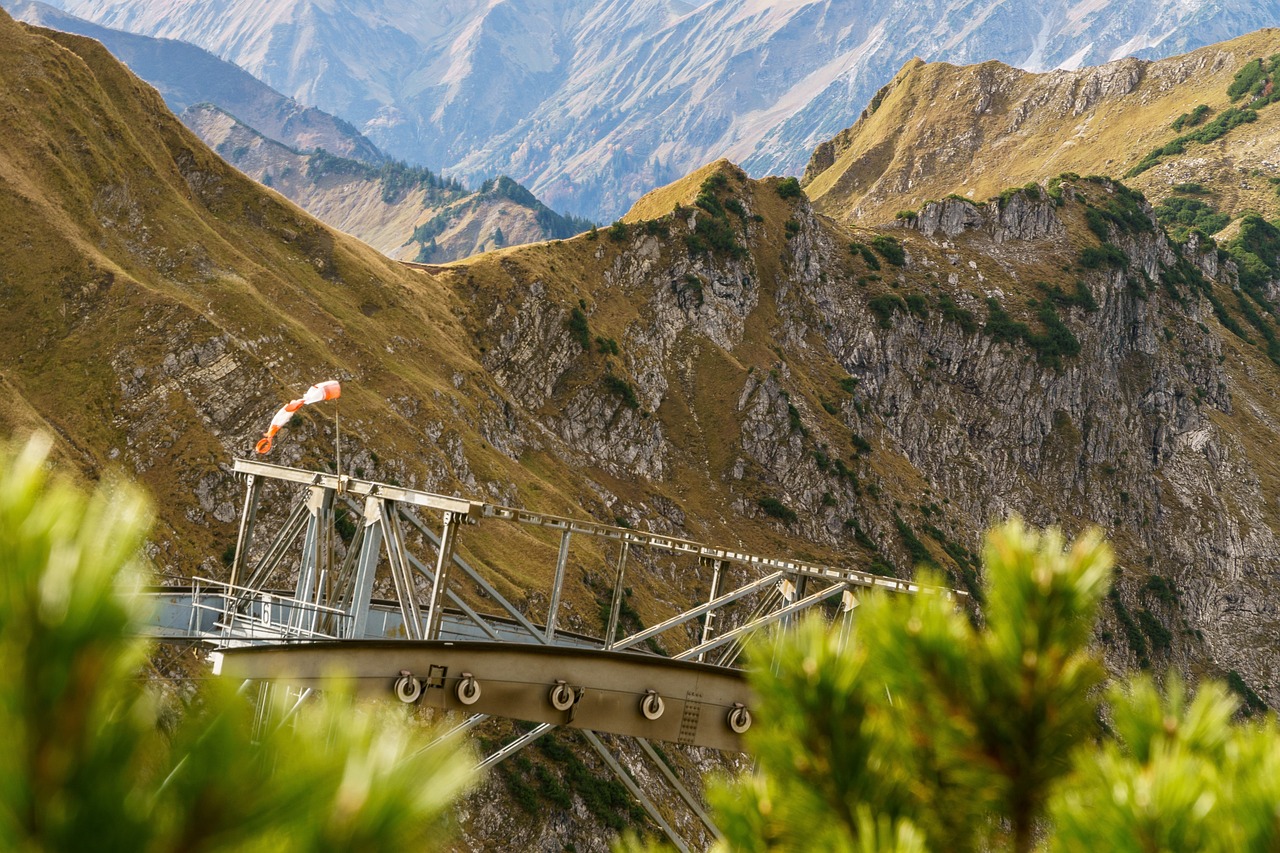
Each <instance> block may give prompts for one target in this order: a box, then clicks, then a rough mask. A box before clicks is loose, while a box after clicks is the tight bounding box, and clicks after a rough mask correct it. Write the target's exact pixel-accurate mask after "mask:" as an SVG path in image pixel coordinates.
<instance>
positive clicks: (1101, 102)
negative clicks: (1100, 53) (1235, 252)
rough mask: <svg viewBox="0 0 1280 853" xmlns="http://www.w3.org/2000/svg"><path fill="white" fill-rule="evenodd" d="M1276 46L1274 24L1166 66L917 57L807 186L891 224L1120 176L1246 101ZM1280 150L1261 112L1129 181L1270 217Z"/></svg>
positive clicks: (820, 153)
mask: <svg viewBox="0 0 1280 853" xmlns="http://www.w3.org/2000/svg"><path fill="white" fill-rule="evenodd" d="M1278 52H1280V30H1274V29H1270V30H1260V31H1258V32H1256V33H1252V34H1250V35H1247V36H1242V37H1240V38H1237V39H1233V40H1231V41H1228V42H1223V43H1221V44H1217V45H1212V46H1209V47H1205V48H1201V49H1199V50H1196V51H1193V52H1192V53H1188V54H1186V55H1184V56H1178V57H1173V58H1171V59H1164V60H1159V61H1155V62H1148V61H1142V60H1136V59H1125V60H1120V61H1118V62H1113V63H1110V64H1107V65H1103V66H1099V67H1096V68H1086V69H1082V70H1080V71H1072V72H1068V71H1053V72H1049V73H1045V74H1031V73H1028V72H1025V71H1019V70H1017V69H1014V68H1010V67H1008V66H1006V65H1003V64H1001V63H997V62H987V63H983V64H981V65H972V66H966V67H956V66H952V65H947V64H945V63H931V64H925V63H922V62H920V61H918V60H917V61H913V62H911V63H908V64H907V65H906V66H904V67H903V69H902V70H901V71H900V72H899V73H898V74H897V76H895V77H894V79H893V80H892V81H891V82H890V83H889V84H888V85H887V86H885V88H884V89H883V90H882V91H881V92H880V93H879V94H878V95H877V96H876V98H875V99H874V100H873V102H872V104H871V107H870V108H868V110H866V111H865V113H864V114H863V116H862V117H861V118H860V119H859V120H858V121H857V122H856V123H855V124H854V125H853V126H852V127H850V128H849V129H847V130H845V131H844V132H842V133H841V134H839V135H838V136H837V137H836V138H834V139H833V140H831V141H830V142H827V143H824V144H823V145H821V146H819V148H818V149H817V150H816V151H815V153H814V156H813V158H812V160H811V161H810V163H809V167H808V169H807V171H806V174H805V184H806V188H807V190H808V192H809V195H810V197H811V198H813V199H814V202H815V204H817V205H818V207H819V209H820V210H822V211H823V212H825V213H828V214H830V215H832V216H836V217H838V218H842V219H847V220H853V219H861V220H864V221H874V222H891V221H892V220H893V218H894V216H895V214H896V213H897V212H898V211H900V210H904V209H907V210H915V209H918V208H919V207H920V205H921V204H923V203H924V202H925V201H926V200H929V199H939V198H943V197H945V196H947V195H950V194H952V193H954V194H957V195H960V196H964V197H966V198H970V199H974V200H977V201H985V200H986V199H988V198H990V197H992V196H994V195H996V194H998V193H999V192H1001V191H1002V190H1004V189H1005V188H1007V187H1010V186H1020V185H1022V184H1024V183H1027V182H1028V181H1041V182H1044V181H1047V180H1049V179H1050V178H1052V177H1054V176H1055V175H1058V174H1060V173H1063V172H1076V173H1079V174H1102V175H1111V176H1115V177H1122V176H1125V175H1126V174H1128V173H1129V172H1130V171H1131V170H1132V169H1133V168H1134V167H1135V166H1137V165H1138V164H1139V163H1141V162H1142V161H1143V160H1144V158H1146V157H1147V156H1148V155H1149V154H1150V153H1151V152H1152V151H1154V150H1156V149H1159V148H1162V147H1164V146H1166V145H1167V144H1169V143H1171V142H1172V141H1174V140H1175V139H1177V138H1178V137H1180V136H1184V135H1187V134H1196V133H1201V132H1203V131H1204V130H1205V129H1206V128H1208V127H1210V126H1211V125H1212V124H1213V123H1214V121H1215V120H1217V119H1219V118H1220V117H1222V116H1223V114H1224V113H1226V112H1227V111H1229V110H1231V109H1233V108H1234V109H1241V108H1244V107H1245V106H1246V102H1247V100H1248V98H1243V99H1235V100H1233V99H1232V98H1231V97H1230V96H1229V95H1228V89H1229V88H1230V86H1231V85H1232V82H1233V80H1234V79H1235V78H1236V75H1237V74H1238V73H1239V72H1240V70H1241V69H1242V68H1243V67H1244V66H1246V65H1247V64H1248V63H1249V62H1251V61H1253V60H1255V59H1262V60H1268V59H1269V58H1270V57H1272V56H1273V55H1274V54H1276V53H1278ZM1202 104H1203V105H1205V107H1207V109H1203V110H1202V111H1201V112H1200V113H1199V115H1198V121H1197V122H1196V123H1189V122H1188V121H1187V120H1188V119H1191V117H1192V115H1193V114H1195V113H1196V110H1197V107H1200V105H1202ZM1181 117H1185V118H1184V121H1183V123H1182V124H1181V125H1180V129H1175V128H1174V126H1173V125H1174V123H1175V122H1178V120H1179V118H1181ZM1278 145H1280V111H1277V110H1276V109H1275V108H1274V107H1267V108H1262V109H1258V110H1257V118H1256V121H1253V122H1252V123H1247V124H1244V125H1241V126H1239V127H1236V128H1234V129H1233V130H1231V131H1230V132H1229V133H1228V134H1226V135H1225V136H1223V137H1221V138H1220V139H1217V140H1213V141H1210V142H1208V143H1198V142H1188V143H1187V144H1186V145H1185V146H1184V148H1185V150H1184V151H1183V152H1182V153H1179V154H1174V155H1171V156H1167V157H1163V158H1161V159H1160V160H1159V162H1158V164H1157V165H1155V166H1153V167H1151V168H1148V169H1146V170H1144V171H1142V172H1141V173H1140V174H1137V175H1134V176H1132V177H1130V178H1126V180H1127V181H1128V182H1129V183H1130V185H1131V186H1133V187H1135V188H1137V189H1140V190H1142V191H1143V192H1144V193H1145V194H1147V196H1148V197H1149V198H1150V199H1151V200H1152V201H1153V202H1157V203H1158V202H1160V201H1162V200H1163V199H1165V198H1166V197H1167V196H1169V195H1170V194H1171V191H1172V187H1174V186H1175V185H1178V184H1183V183H1191V182H1194V183H1199V184H1202V185H1203V186H1204V187H1206V188H1208V190H1209V191H1210V193H1211V199H1210V200H1211V201H1212V202H1213V204H1214V206H1216V207H1217V208H1219V209H1220V210H1222V211H1225V212H1227V213H1229V214H1231V215H1232V216H1233V217H1234V216H1238V215H1239V214H1240V212H1242V211H1244V210H1248V209H1252V210H1256V211H1258V212H1260V213H1262V214H1263V215H1265V216H1267V217H1268V218H1271V217H1274V216H1275V215H1276V213H1277V212H1280V198H1277V196H1276V192H1275V186H1274V185H1273V184H1272V182H1271V181H1270V179H1271V178H1280V164H1278V163H1277V161H1276V157H1275V151H1276V150H1277V146H1278Z"/></svg>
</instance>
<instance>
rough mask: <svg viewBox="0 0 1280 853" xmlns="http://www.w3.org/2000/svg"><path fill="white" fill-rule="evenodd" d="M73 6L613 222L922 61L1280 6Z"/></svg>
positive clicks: (447, 163)
mask: <svg viewBox="0 0 1280 853" xmlns="http://www.w3.org/2000/svg"><path fill="white" fill-rule="evenodd" d="M63 6H64V7H65V8H67V9H69V10H70V11H73V12H80V13H83V14H84V15H86V16H88V17H91V18H94V19H95V20H98V21H99V22H101V23H105V24H109V25H112V26H120V27H122V28H124V29H131V30H135V31H139V32H146V33H148V34H151V35H165V36H170V37H177V38H184V39H186V40H189V41H192V42H194V43H198V44H201V45H202V46H204V47H206V48H207V49H210V50H212V51H214V52H215V53H218V54H219V55H221V56H223V57H224V58H228V59H231V60H233V61H236V62H238V63H239V64H241V65H242V66H244V67H245V68H247V69H249V70H250V71H252V72H254V73H258V74H261V75H263V76H264V79H266V80H267V82H269V83H271V84H272V85H275V86H276V87H277V88H279V89H280V90H281V91H284V92H288V93H290V94H292V95H294V96H295V97H297V98H299V99H300V100H302V101H305V102H307V103H313V104H316V105H318V106H321V107H322V108H325V109H327V110H329V111H330V112H333V113H335V114H338V115H342V116H344V117H345V118H347V119H348V120H350V121H352V122H353V123H354V124H356V125H357V126H360V127H362V128H364V129H365V131H366V132H367V133H369V134H370V136H371V138H373V139H374V140H375V141H376V142H377V143H378V144H379V146H380V147H381V148H382V149H383V150H385V151H388V152H390V153H391V154H392V155H393V156H396V157H400V158H402V159H406V160H409V161H413V162H422V163H428V164H432V165H433V166H435V167H438V168H439V169H440V170H442V171H444V172H446V173H448V174H450V175H456V176H457V177H460V178H462V179H464V180H478V179H479V178H481V177H489V176H492V175H495V174H507V175H510V176H511V177H512V178H514V179H515V180H517V181H519V182H520V183H522V184H523V185H525V186H527V187H529V189H530V190H531V191H533V192H534V193H535V195H537V196H538V197H539V198H541V199H544V200H545V201H546V202H547V203H548V204H549V205H551V206H552V207H553V208H555V209H556V210H567V211H570V212H572V213H575V214H578V215H587V216H589V217H590V218H593V219H596V220H598V221H610V220H612V219H614V218H616V217H617V216H619V215H621V214H622V213H623V212H624V211H625V210H626V209H627V208H628V207H629V206H630V204H631V203H632V202H633V201H634V200H635V199H636V198H638V197H639V196H640V195H642V194H643V193H644V192H646V191H648V190H650V189H653V188H655V187H658V186H662V185H664V184H666V183H669V182H670V181H672V180H675V179H677V178H679V177H680V176H681V175H683V174H686V173H688V172H689V171H692V170H693V169H695V168H697V167H699V166H701V165H703V164H705V163H707V162H710V161H712V160H715V159H718V158H720V157H723V156H728V157H730V158H731V159H734V160H736V161H739V162H742V163H743V164H744V166H745V167H746V168H747V170H748V171H749V172H750V173H751V174H754V175H764V174H769V173H784V174H799V172H800V171H801V170H802V169H803V166H804V162H805V160H806V159H807V158H808V156H809V153H810V152H811V151H812V149H813V147H814V146H815V145H817V144H818V143H820V142H821V141H823V140H825V139H827V138H830V137H831V136H833V135H835V134H836V133H837V132H838V131H839V130H840V129H841V128H843V127H846V126H847V125H848V124H849V121H850V119H851V118H853V117H855V116H856V115H857V113H858V112H859V111H860V110H861V109H862V108H863V106H864V105H865V104H866V103H868V102H869V100H870V99H871V97H872V96H873V95H874V93H875V92H876V90H877V89H878V88H879V86H880V85H881V84H882V82H883V81H884V80H885V79H887V78H889V77H890V76H892V74H893V72H894V71H895V70H896V69H897V68H899V67H900V66H901V65H902V63H903V62H904V61H905V60H907V59H908V58H910V57H911V56H914V55H920V56H923V57H925V58H926V59H930V60H948V61H954V62H957V63H970V62H976V61H981V60H985V59H989V58H995V59H1001V60H1004V61H1006V62H1009V63H1012V64H1024V63H1034V64H1035V65H1036V66H1038V67H1039V68H1046V67H1054V66H1061V65H1066V66H1068V67H1077V68H1078V67H1081V66H1084V65H1092V64H1095V63H1097V62H1103V61H1107V60H1111V59H1116V58H1118V56H1121V55H1124V54H1127V53H1133V52H1137V53H1142V54H1144V55H1148V56H1149V55H1151V54H1153V53H1155V52H1159V53H1160V54H1162V55H1164V54H1169V53H1176V52H1180V51H1183V50H1186V49H1189V48H1192V47H1196V46H1199V45H1202V44H1206V43H1210V42H1214V41H1219V40H1221V39H1223V38H1225V37H1229V36H1235V35H1239V34H1242V33H1245V32H1248V31H1251V30H1254V29H1256V28H1258V27H1259V26H1264V25H1267V24H1273V23H1274V22H1275V21H1276V20H1278V19H1280V5H1277V3H1276V2H1275V0H1266V2H1263V3H1258V2H1249V3H1246V2H1240V0H1226V2H1214V3H1207V2H1192V3H1183V2H1175V0H1161V2H1157V3H1144V2H1138V0H1124V2H1118V3H1109V4H1103V5H1098V4H1092V3H1086V2H1057V3H1051V4H1048V5H1047V6H1046V5H1045V4H1035V3H1031V2H1030V0H1019V2H1015V3H983V2H968V3H964V4H959V5H956V4H945V3H940V2H925V3H921V2H913V3H910V4H908V3H906V2H903V0H886V2H883V3H877V4H873V5H872V6H870V7H855V6H852V5H850V4H848V3H841V2H835V0H805V1H804V2H788V3H764V2H761V3H749V4H744V3H741V2H739V0H713V2H707V3H703V4H700V5H698V6H697V7H696V8H689V7H685V6H673V5H671V4H668V3H665V2H661V0H608V2H605V3H600V4H588V3H583V2H574V3H569V4H550V5H548V4H545V3H522V2H496V3H479V2H457V3H452V4H449V5H448V6H447V7H445V9H444V10H443V11H441V12H440V13H439V14H435V15H430V16H428V15H423V14H422V13H421V11H420V10H417V9H415V8H413V7H412V4H404V3H402V2H400V0H376V2H375V0H365V2H360V3H354V4H349V5H348V6H345V7H343V8H342V9H337V8H330V7H327V6H323V5H321V4H316V3H314V2H309V0H292V2H290V3H288V4H283V5H280V4H277V5H276V6H274V7H272V9H271V10H269V11H265V10H262V9H259V8H257V7H254V6H253V4H249V3H244V2H237V3H233V4H231V5H230V6H226V5H223V4H219V5H217V6H214V5H210V4H208V3H187V4H183V5H182V6H176V5H174V4H173V3H172V2H164V3H162V2H155V1H154V0H148V2H147V3H138V2H137V0H110V2H105V3H103V2H98V0H63ZM905 20H912V21H915V22H917V23H916V25H915V26H912V27H906V28H904V27H901V26H898V25H897V22H899V21H905ZM533 33H537V34H539V35H538V38H536V39H530V38H529V35H530V34H533ZM353 34H358V35H353ZM344 44H345V45H349V47H345V48H344ZM535 45H536V46H535ZM398 69H412V71H411V72H410V73H407V74H404V75H398ZM392 70H397V73H394V74H393V73H392ZM517 92H518V93H519V95H518V96H516V95H514V94H513V93H517Z"/></svg>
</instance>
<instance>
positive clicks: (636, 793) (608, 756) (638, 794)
mask: <svg viewBox="0 0 1280 853" xmlns="http://www.w3.org/2000/svg"><path fill="white" fill-rule="evenodd" d="M582 736H583V737H585V738H586V739H587V743H589V744H591V745H592V746H593V747H594V748H595V751H596V752H597V753H599V754H600V757H601V758H603V759H604V763H605V764H607V765H609V769H610V770H612V771H613V775H614V776H617V777H618V781H620V782H622V784H623V785H624V786H625V787H626V789H627V790H628V791H630V792H631V796H633V797H635V798H636V801H637V802H639V803H640V805H641V806H643V807H644V810H645V811H646V812H648V813H649V817H651V818H653V820H654V823H656V824H658V826H660V827H662V831H663V833H664V834H665V835H666V836H667V840H668V841H670V842H671V843H672V844H674V845H675V846H676V849H678V850H679V851H680V853H689V845H688V844H686V843H685V840H684V839H683V838H681V837H680V833H678V832H676V830H675V827H673V826H672V825H671V824H670V823H668V822H667V819H666V818H665V817H664V816H663V814H662V812H660V811H658V807H657V806H655V805H654V804H653V801H652V800H650V799H649V798H648V797H646V796H645V793H644V791H642V790H640V786H639V785H637V784H636V780H634V779H632V778H631V774H630V773H628V772H627V771H626V770H625V769H623V767H622V765H621V764H620V763H618V759H616V758H614V757H613V753H612V752H610V751H609V750H608V749H606V748H605V745H604V744H603V743H601V742H600V738H598V737H596V734H595V732H593V731H590V730H584V731H583V732H582Z"/></svg>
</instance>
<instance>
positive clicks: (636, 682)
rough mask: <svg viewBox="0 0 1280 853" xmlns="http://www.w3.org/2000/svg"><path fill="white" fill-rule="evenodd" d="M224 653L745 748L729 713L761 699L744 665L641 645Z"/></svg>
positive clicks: (522, 711)
mask: <svg viewBox="0 0 1280 853" xmlns="http://www.w3.org/2000/svg"><path fill="white" fill-rule="evenodd" d="M214 655H216V656H218V657H217V658H215V672H217V673H218V674H220V675H222V676H226V677H228V678H233V679H236V680H243V679H254V680H271V681H280V682H285V683H288V684H292V685H296V686H299V687H324V685H325V683H326V682H330V681H332V679H333V678H335V677H337V678H345V679H350V680H352V681H353V682H354V683H355V685H356V688H357V690H358V691H359V692H360V693H362V694H365V695H374V696H382V697H386V698H392V697H393V696H395V685H396V681H397V679H399V678H401V677H402V676H401V673H403V672H407V673H410V674H411V675H412V676H413V677H414V678H416V679H419V680H421V681H422V682H423V690H422V693H421V698H419V699H418V700H417V701H418V702H420V703H422V704H425V705H427V706H429V707H433V708H441V709H447V710H453V711H462V712H466V713H472V714H491V715H493V716H499V717H510V718H514V719H519V720H529V721H531V722H538V723H552V724H554V725H560V726H568V727H570V728H580V729H590V730H592V731H598V732H608V733H610V734H618V735H629V736H633V737H643V738H647V739H650V740H660V741H668V742H671V743H680V744H688V745H692V746H704V747H710V748H712V749H721V750H729V751H735V752H741V751H742V750H743V749H744V747H743V744H742V737H741V735H739V734H737V733H735V732H734V731H733V730H732V729H731V728H730V727H729V722H728V717H729V713H730V711H732V710H733V709H734V708H735V707H738V706H745V707H746V708H748V709H751V708H752V707H753V701H752V700H753V697H752V695H751V691H750V689H749V687H748V686H747V682H746V680H745V678H744V677H743V674H742V673H741V672H739V671H737V670H731V669H726V668H724V667H719V666H712V665H710V664H700V663H693V662H690V661H675V660H670V659H667V658H662V657H657V656H654V655H645V654H637V653H633V652H606V651H602V650H599V649H574V648H567V647H563V646H534V645H529V644H527V643H493V642H448V641H416V642H415V641H391V642H371V641H368V640H362V641H354V642H352V641H348V642H314V643H300V644H296V645H280V646H258V647H253V648H239V649H224V650H221V651H219V652H215V653H214ZM468 677H469V678H471V679H474V683H469V682H467V679H468ZM559 682H564V685H565V686H567V687H568V688H569V689H570V690H571V691H573V701H572V703H570V704H569V706H568V707H567V708H565V710H557V708H556V707H555V705H554V704H553V697H552V693H553V692H555V691H556V689H557V687H558V686H560V685H559ZM476 688H478V691H477V690H476ZM649 691H657V694H658V695H659V696H660V697H662V704H663V710H662V714H661V716H659V717H658V718H657V719H652V720H651V719H648V718H647V717H646V715H645V713H644V708H643V704H644V702H645V700H646V699H648V698H649V696H650V693H649ZM477 692H478V695H477ZM563 697H564V694H563V691H561V692H560V696H559V698H560V700H561V701H560V702H559V703H558V704H561V705H563V704H564V703H563ZM650 707H652V705H651V706H650Z"/></svg>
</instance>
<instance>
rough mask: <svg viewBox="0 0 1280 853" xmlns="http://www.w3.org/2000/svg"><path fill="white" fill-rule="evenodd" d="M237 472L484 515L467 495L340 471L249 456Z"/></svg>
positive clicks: (442, 510)
mask: <svg viewBox="0 0 1280 853" xmlns="http://www.w3.org/2000/svg"><path fill="white" fill-rule="evenodd" d="M235 471H236V473H238V474H254V475H256V476H259V477H270V478H271V479H273V480H284V481H285V482H287V483H298V484H300V485H304V486H321V487H323V488H325V489H331V490H334V491H337V490H338V489H339V487H341V488H342V489H343V491H344V492H345V493H346V494H349V495H359V496H360V497H370V496H373V497H379V498H385V499H387V500H390V501H396V502H398V503H404V504H410V505H412V506H420V507H424V508H426V509H434V510H439V511H441V512H453V513H457V514H458V515H463V516H473V517H475V518H479V517H480V516H481V515H483V506H484V505H483V504H481V503H478V502H476V501H470V500H467V499H465V498H451V497H448V496H446V495H437V494H432V493H431V492H422V491H418V490H417V489H406V488H403V487H401V486H391V485H388V484H386V483H376V482H373V481H371V480H360V479H356V478H355V477H347V476H343V477H339V476H338V475H337V474H326V473H324V472H323V471H303V470H302V469H300V468H289V467H286V466H284V465H272V464H270V463H268V462H251V461H249V460H246V459H237V460H235Z"/></svg>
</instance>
